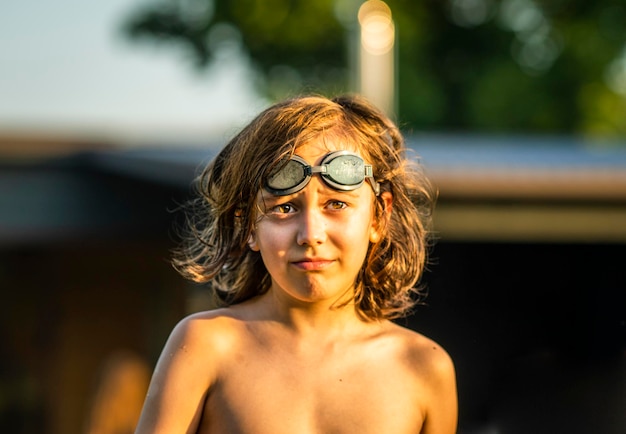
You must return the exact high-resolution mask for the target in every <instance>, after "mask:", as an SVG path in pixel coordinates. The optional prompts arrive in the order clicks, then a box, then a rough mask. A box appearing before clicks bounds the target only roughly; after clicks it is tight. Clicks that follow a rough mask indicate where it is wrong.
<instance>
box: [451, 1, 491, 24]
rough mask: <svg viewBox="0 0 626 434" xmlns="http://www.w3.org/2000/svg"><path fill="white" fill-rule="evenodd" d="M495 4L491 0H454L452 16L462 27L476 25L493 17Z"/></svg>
mask: <svg viewBox="0 0 626 434" xmlns="http://www.w3.org/2000/svg"><path fill="white" fill-rule="evenodd" d="M492 10H493V4H492V2H491V0H452V1H451V2H450V18H451V19H452V22H453V23H454V24H456V25H458V26H461V27H476V26H479V25H481V24H483V23H485V22H486V21H487V20H489V19H490V18H491V15H492Z"/></svg>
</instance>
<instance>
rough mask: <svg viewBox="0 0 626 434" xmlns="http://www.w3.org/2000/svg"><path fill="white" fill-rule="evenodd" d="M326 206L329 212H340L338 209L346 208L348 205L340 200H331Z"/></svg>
mask: <svg viewBox="0 0 626 434" xmlns="http://www.w3.org/2000/svg"><path fill="white" fill-rule="evenodd" d="M327 206H328V208H330V209H331V210H340V209H344V208H347V207H348V204H347V203H346V202H343V201H340V200H333V201H330V202H329V203H328V205H327Z"/></svg>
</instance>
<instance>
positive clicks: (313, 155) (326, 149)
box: [295, 140, 359, 165]
mask: <svg viewBox="0 0 626 434" xmlns="http://www.w3.org/2000/svg"><path fill="white" fill-rule="evenodd" d="M333 151H352V152H355V153H357V154H359V150H358V149H356V147H355V146H354V145H353V144H351V143H345V142H343V141H342V142H341V143H339V142H338V141H330V140H313V141H310V142H307V143H304V144H302V145H300V146H298V147H297V148H296V150H295V153H296V154H297V155H299V156H300V157H302V158H304V159H305V160H306V161H307V163H309V164H311V165H319V164H320V163H321V161H322V160H323V159H324V157H325V156H326V155H328V153H330V152H333Z"/></svg>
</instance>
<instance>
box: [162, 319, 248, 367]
mask: <svg viewBox="0 0 626 434" xmlns="http://www.w3.org/2000/svg"><path fill="white" fill-rule="evenodd" d="M244 329H245V327H244V326H243V322H242V320H241V318H240V316H239V315H238V314H237V312H236V310H233V309H231V308H224V309H216V310H211V311H204V312H198V313H194V314H192V315H189V316H187V317H185V318H183V319H182V320H181V321H180V322H179V323H178V324H177V325H176V326H175V327H174V329H173V330H172V333H171V336H170V341H171V342H170V344H174V345H176V346H177V347H178V348H179V349H184V350H187V351H193V352H195V353H196V354H195V355H196V356H197V355H199V354H202V353H205V352H206V353H207V354H210V355H211V357H212V358H215V357H216V356H218V355H219V354H220V353H221V352H222V351H225V350H227V349H228V348H230V347H232V345H233V343H235V342H236V341H237V340H238V339H239V337H240V334H241V333H242V332H243V330H244Z"/></svg>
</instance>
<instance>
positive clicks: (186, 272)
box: [172, 95, 436, 320]
mask: <svg viewBox="0 0 626 434" xmlns="http://www.w3.org/2000/svg"><path fill="white" fill-rule="evenodd" d="M315 140H324V141H332V142H334V143H342V145H343V146H342V147H343V149H349V150H353V151H357V152H359V153H360V154H361V155H362V156H363V157H364V158H365V160H367V162H368V163H370V164H372V166H373V168H374V178H375V179H376V181H378V182H379V184H380V186H381V194H382V192H385V191H388V192H390V193H391V195H392V197H393V200H392V210H391V212H387V211H386V210H385V202H384V200H383V199H382V198H381V196H378V197H377V198H376V206H375V217H374V218H376V219H377V221H378V222H379V227H380V228H382V230H381V232H380V238H379V240H378V241H377V242H376V243H370V246H369V249H368V253H367V256H366V259H365V261H364V264H363V267H362V268H361V271H360V273H359V274H358V276H357V278H356V282H355V292H354V303H355V308H356V310H357V312H358V313H359V315H361V317H363V318H364V319H368V320H378V319H385V318H386V319H391V318H397V317H400V316H404V315H406V314H407V313H408V312H409V311H410V309H411V308H412V307H413V306H414V305H415V303H417V302H418V301H419V300H420V298H421V297H420V296H421V295H422V292H421V288H419V287H418V286H417V285H418V282H419V280H420V277H421V276H422V273H423V270H424V267H425V266H426V264H427V259H428V252H429V248H430V241H431V239H432V238H431V237H430V234H431V232H430V228H431V217H432V210H433V207H434V203H435V199H436V194H435V192H434V190H433V188H432V186H431V184H430V182H429V180H428V179H427V177H426V176H425V175H424V172H423V170H422V167H421V165H420V164H419V160H418V158H416V157H415V156H413V157H409V156H407V155H406V154H407V149H406V147H405V144H404V139H403V137H402V134H401V133H400V130H399V129H398V127H397V126H396V125H395V124H394V123H393V122H392V121H391V119H389V118H388V117H387V116H386V115H384V114H383V113H382V112H381V111H380V110H378V109H377V108H376V107H374V106H373V105H372V104H370V103H369V102H368V101H366V100H365V99H363V98H362V97H359V96H356V95H343V96H338V97H335V98H332V99H330V98H326V97H322V96H300V97H295V98H291V99H288V100H285V101H282V102H279V103H277V104H275V105H272V106H271V107H269V108H267V109H265V110H264V111H263V112H261V113H260V114H259V115H258V116H257V117H256V118H254V119H253V120H252V121H251V122H250V123H249V124H248V125H247V126H246V127H244V128H243V129H242V130H241V131H240V132H239V133H238V134H237V135H236V136H235V137H233V138H232V139H231V140H230V142H228V144H227V145H226V146H225V147H224V148H223V149H222V150H221V152H220V153H219V154H218V155H217V157H216V158H215V159H214V160H213V161H212V162H211V163H209V164H208V165H207V167H206V168H205V169H204V170H203V171H202V173H201V174H200V175H199V176H198V178H197V179H196V181H195V183H194V189H195V192H196V194H195V195H194V196H193V198H192V199H191V200H190V201H189V202H188V203H187V204H186V205H187V206H186V207H185V208H186V211H187V212H186V220H185V222H186V224H185V227H184V231H183V233H182V242H181V244H180V246H179V247H178V248H177V249H176V250H175V251H174V255H173V260H172V262H173V265H174V267H175V268H176V269H177V270H178V271H179V272H180V273H181V274H182V275H183V276H185V277H187V278H189V279H191V280H193V281H195V282H198V283H204V282H209V284H210V286H211V288H212V289H213V292H214V294H215V295H216V298H217V300H216V301H217V302H218V303H219V304H220V305H226V306H228V305H232V304H236V303H240V302H243V301H245V300H248V299H250V298H252V297H255V296H257V295H260V294H263V293H265V292H267V291H268V289H269V288H270V284H271V279H270V276H269V273H268V272H267V270H266V268H265V266H264V264H263V262H262V260H261V255H260V254H259V253H258V252H254V251H252V250H251V249H250V248H249V247H248V240H249V238H250V235H251V233H252V232H253V229H254V225H255V221H256V216H257V215H258V210H257V202H256V201H257V193H258V192H259V190H260V189H261V188H262V186H263V182H264V180H265V178H266V177H267V176H268V174H269V173H270V172H271V170H272V169H273V168H275V167H276V165H277V164H280V162H281V161H284V158H285V157H286V156H289V155H292V154H293V153H294V152H295V151H296V149H297V148H298V147H299V146H301V145H303V144H305V143H309V142H311V141H315Z"/></svg>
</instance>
